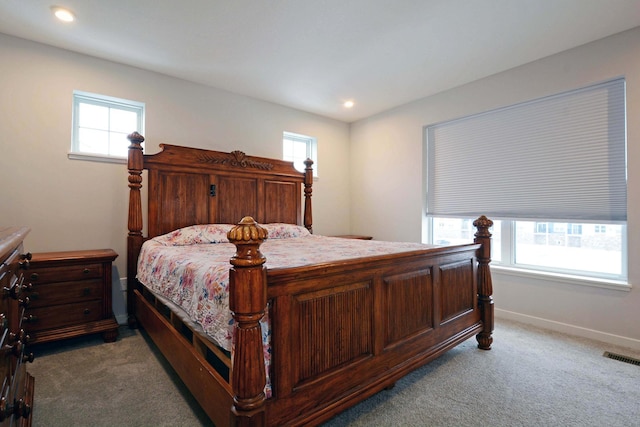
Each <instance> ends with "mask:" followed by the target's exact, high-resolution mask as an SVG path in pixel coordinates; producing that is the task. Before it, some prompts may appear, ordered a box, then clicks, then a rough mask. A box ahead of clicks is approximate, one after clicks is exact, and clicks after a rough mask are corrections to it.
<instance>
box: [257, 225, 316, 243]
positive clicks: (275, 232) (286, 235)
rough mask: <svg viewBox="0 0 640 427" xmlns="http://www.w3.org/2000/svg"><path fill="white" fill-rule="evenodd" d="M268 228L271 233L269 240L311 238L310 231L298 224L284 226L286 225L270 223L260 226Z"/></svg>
mask: <svg viewBox="0 0 640 427" xmlns="http://www.w3.org/2000/svg"><path fill="white" fill-rule="evenodd" d="M260 225H261V226H262V227H264V228H266V229H267V231H268V232H269V239H290V238H293V237H305V236H310V235H311V233H310V232H309V230H307V229H306V228H304V227H303V226H301V225H296V224H284V223H276V222H274V223H270V224H260Z"/></svg>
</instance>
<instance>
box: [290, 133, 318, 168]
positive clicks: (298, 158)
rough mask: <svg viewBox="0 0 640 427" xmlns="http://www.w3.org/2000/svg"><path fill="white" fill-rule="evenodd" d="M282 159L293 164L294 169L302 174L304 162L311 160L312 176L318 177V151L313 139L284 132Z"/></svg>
mask: <svg viewBox="0 0 640 427" xmlns="http://www.w3.org/2000/svg"><path fill="white" fill-rule="evenodd" d="M282 158H283V159H284V160H287V161H290V162H293V165H294V166H295V168H296V169H297V170H299V171H300V172H304V169H305V166H304V161H305V160H307V159H311V160H313V176H314V177H318V150H317V142H316V139H315V138H313V137H311V136H306V135H300V134H297V133H291V132H284V133H283V135H282Z"/></svg>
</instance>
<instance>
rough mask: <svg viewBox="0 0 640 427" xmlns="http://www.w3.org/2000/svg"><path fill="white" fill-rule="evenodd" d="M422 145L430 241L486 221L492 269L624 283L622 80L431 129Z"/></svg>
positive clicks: (428, 129)
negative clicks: (478, 220)
mask: <svg viewBox="0 0 640 427" xmlns="http://www.w3.org/2000/svg"><path fill="white" fill-rule="evenodd" d="M425 141H426V153H427V159H426V167H427V170H426V177H427V182H426V188H427V206H426V213H427V215H428V216H429V217H430V218H431V221H430V235H431V241H432V242H434V243H438V242H439V241H443V240H444V241H446V240H453V239H455V238H456V236H452V235H451V230H452V229H455V228H456V227H458V229H459V230H460V233H461V234H460V236H463V235H464V234H465V233H467V231H466V230H467V228H468V225H467V223H468V221H469V220H470V219H475V218H476V217H477V216H479V215H481V214H484V215H487V216H488V217H489V218H491V219H493V220H494V226H493V234H494V239H493V243H494V245H493V248H492V249H493V250H492V258H493V260H494V261H495V262H496V264H500V265H503V266H507V267H510V268H515V269H523V270H541V271H545V272H552V273H562V274H570V275H577V276H584V277H589V278H599V279H609V280H616V281H626V279H627V252H626V251H627V242H626V239H627V235H626V219H627V186H626V111H625V82H624V79H616V80H612V81H608V82H604V83H600V84H596V85H593V86H589V87H586V88H582V89H578V90H574V91H570V92H566V93H562V94H559V95H555V96H550V97H546V98H541V99H538V100H533V101H529V102H525V103H522V104H517V105H514V106H510V107H506V108H501V109H498V110H494V111H489V112H486V113H482V114H477V115H474V116H469V117H465V118H461V119H457V120H453V121H450V122H445V123H440V124H436V125H432V126H428V127H426V128H425ZM443 219H446V220H447V221H448V225H447V227H448V230H445V229H444V228H443V227H441V226H440V224H442V223H443ZM456 221H457V222H456ZM446 233H449V234H446ZM467 241H468V240H467Z"/></svg>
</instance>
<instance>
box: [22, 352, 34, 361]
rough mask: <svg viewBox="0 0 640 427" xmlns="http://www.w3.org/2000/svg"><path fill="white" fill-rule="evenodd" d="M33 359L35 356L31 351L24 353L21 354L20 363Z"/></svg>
mask: <svg viewBox="0 0 640 427" xmlns="http://www.w3.org/2000/svg"><path fill="white" fill-rule="evenodd" d="M34 359H35V356H34V355H33V353H29V354H24V355H23V356H22V363H27V362H29V363H33V360H34Z"/></svg>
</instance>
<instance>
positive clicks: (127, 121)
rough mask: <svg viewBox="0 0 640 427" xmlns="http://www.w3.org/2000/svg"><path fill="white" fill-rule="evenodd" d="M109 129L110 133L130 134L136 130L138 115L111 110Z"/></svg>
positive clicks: (125, 111)
mask: <svg viewBox="0 0 640 427" xmlns="http://www.w3.org/2000/svg"><path fill="white" fill-rule="evenodd" d="M110 128H111V131H112V132H121V133H124V134H127V135H128V134H130V133H131V132H133V131H137V130H138V114H137V113H136V112H134V111H127V110H116V109H115V108H112V109H111V122H110Z"/></svg>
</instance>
